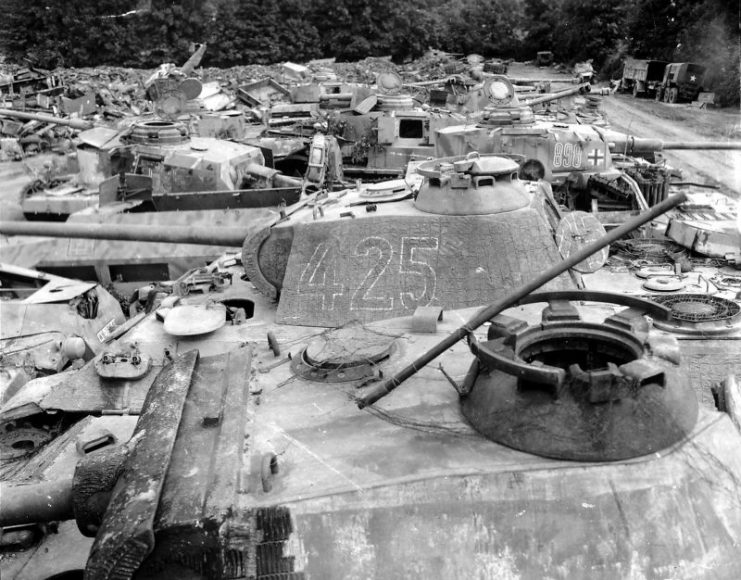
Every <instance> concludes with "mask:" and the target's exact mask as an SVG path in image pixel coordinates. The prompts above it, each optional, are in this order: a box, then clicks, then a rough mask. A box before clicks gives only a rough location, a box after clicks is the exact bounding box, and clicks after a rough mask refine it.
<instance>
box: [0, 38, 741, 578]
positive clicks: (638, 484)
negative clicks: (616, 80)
mask: <svg viewBox="0 0 741 580" xmlns="http://www.w3.org/2000/svg"><path fill="white" fill-rule="evenodd" d="M203 50H205V47H199V48H198V50H197V51H196V52H195V53H194V56H193V58H192V59H191V60H189V61H188V62H187V63H185V65H183V66H182V67H176V66H175V65H169V64H168V65H163V66H162V67H160V68H159V69H157V70H156V71H154V72H150V73H147V74H141V73H138V72H137V73H134V72H131V76H127V75H126V74H121V73H120V72H119V71H116V72H113V71H112V70H110V71H105V72H101V73H92V72H89V73H87V76H85V75H82V74H81V73H80V72H79V71H76V72H74V73H71V72H68V73H65V74H70V75H71V76H64V75H60V76H59V77H58V78H59V81H58V82H57V81H56V80H55V81H54V89H55V90H56V91H57V92H56V94H54V95H51V96H50V95H49V94H47V93H44V94H43V96H39V95H40V93H43V91H45V90H47V89H44V88H41V85H43V84H44V82H46V81H43V79H42V80H41V81H38V79H36V80H34V81H33V83H31V82H30V81H29V82H28V84H26V85H22V84H18V85H17V86H18V92H20V88H21V87H22V86H26V88H27V89H28V90H27V91H26V92H25V93H23V98H20V97H19V96H18V94H17V93H16V90H15V88H14V91H13V93H12V94H13V95H15V97H13V98H15V100H14V101H13V103H12V104H13V106H12V108H10V109H6V110H4V111H3V112H1V113H0V115H3V116H2V118H3V119H4V120H3V123H4V124H3V127H5V123H6V120H7V122H9V123H10V124H9V125H8V127H11V128H12V126H13V125H12V124H13V123H15V124H16V125H15V126H16V127H18V126H20V129H19V130H18V132H17V135H16V136H15V137H7V138H8V139H10V140H11V141H12V140H15V141H14V143H15V145H16V146H17V147H18V149H19V150H20V153H19V154H20V155H23V156H27V155H29V154H31V153H34V152H37V151H42V150H44V149H55V148H60V144H61V142H62V140H63V138H62V137H61V136H64V135H66V137H64V138H66V139H71V140H73V141H74V143H73V145H74V149H75V151H74V154H72V153H70V154H68V155H66V157H68V158H69V159H70V160H74V171H73V172H72V167H71V168H70V171H71V172H70V173H69V174H68V175H66V176H63V177H60V176H59V175H55V171H54V168H53V167H51V166H50V167H49V168H48V169H49V171H48V172H47V173H48V174H46V175H43V176H41V177H40V178H39V179H37V180H36V181H35V182H34V184H33V187H31V188H27V189H26V190H25V191H24V192H23V194H22V199H21V203H22V206H23V209H24V212H25V213H26V217H28V218H39V217H45V218H48V217H55V218H65V219H67V221H66V223H60V222H59V221H56V222H51V221H13V222H0V234H1V235H4V236H8V238H7V239H8V242H9V243H7V244H4V245H3V247H2V248H0V328H1V329H2V330H1V333H0V379H1V380H0V451H1V452H2V458H1V459H0V485H2V491H1V493H2V504H0V528H1V530H2V534H0V548H2V550H1V551H0V572H2V576H3V577H4V578H5V577H6V576H7V577H8V578H16V579H17V580H24V579H26V578H29V579H31V578H34V579H35V578H61V577H66V578H70V577H71V578H83V577H84V578H90V579H99V578H111V579H113V578H174V577H178V578H180V577H182V578H223V579H235V578H244V579H258V580H259V579H262V580H267V579H277V578H281V579H283V578H285V579H288V578H291V579H296V580H298V579H299V578H301V579H307V580H309V579H311V578H323V579H324V578H338V579H341V578H348V577H353V578H418V577H424V578H454V577H462V578H476V577H486V578H499V577H503V576H506V577H533V578H541V577H555V576H563V577H569V578H585V579H587V578H593V577H595V576H600V577H603V576H604V577H616V578H621V577H624V576H625V574H626V570H630V574H637V575H640V576H642V577H664V576H666V574H667V573H668V572H667V570H670V569H671V575H672V576H677V577H686V578H696V577H705V578H722V579H729V580H730V579H736V578H738V577H739V576H741V560H739V559H738V557H737V555H738V547H739V545H741V506H739V503H738V502H739V496H738V482H739V481H741V456H739V452H738V450H739V449H740V448H741V390H739V387H738V383H737V381H736V379H735V378H734V377H735V376H736V375H737V374H738V373H741V306H740V305H739V302H738V299H739V288H741V276H739V275H738V270H737V269H736V268H737V267H738V266H739V264H741V239H739V236H740V235H741V233H740V232H739V231H738V228H737V226H736V225H735V224H736V223H737V216H738V211H737V208H736V207H735V205H733V204H731V203H728V202H724V201H722V200H721V199H720V198H719V197H718V196H716V195H713V193H712V192H711V193H708V191H707V189H703V188H699V191H698V186H696V185H694V184H686V183H684V184H682V183H676V182H675V181H673V180H674V178H675V177H676V175H675V173H674V172H673V171H672V170H671V169H669V168H668V167H667V166H666V165H665V164H664V163H662V162H661V160H660V158H659V157H660V152H661V151H662V150H665V149H672V148H689V147H696V148H715V149H721V148H741V145H740V144H738V143H719V142H714V143H676V142H662V141H659V140H655V139H645V138H639V137H636V136H634V135H624V134H620V133H617V132H615V131H612V130H610V129H609V128H608V127H607V126H606V123H605V119H604V118H602V116H601V115H600V114H599V99H600V94H599V93H598V91H596V90H592V89H591V87H590V85H589V84H588V83H585V82H583V81H584V80H585V79H584V77H567V78H566V80H567V83H566V88H563V89H561V90H555V91H552V90H551V89H552V88H555V86H554V87H548V86H546V85H550V84H553V85H556V82H557V80H558V82H562V81H563V80H564V77H559V78H557V79H540V80H537V81H533V80H530V79H509V78H508V77H507V76H505V74H504V73H506V72H507V70H506V69H507V66H508V65H509V64H510V63H506V62H503V61H485V60H484V59H482V58H481V57H478V56H477V55H470V56H468V57H466V58H454V57H452V56H450V55H445V54H441V53H431V54H429V55H428V56H427V57H426V58H425V59H423V60H421V61H418V62H416V63H411V64H409V65H405V66H404V67H394V66H393V65H392V64H391V63H390V62H389V61H386V60H384V59H368V60H366V61H363V62H361V63H352V64H336V63H333V62H331V61H317V62H314V63H309V64H307V65H305V66H304V65H297V64H293V63H284V64H283V65H278V66H275V67H270V68H263V67H241V68H235V69H230V70H228V71H208V70H203V71H200V72H199V73H197V70H196V69H197V61H198V59H199V58H200V55H202V53H203ZM545 56H547V55H544V57H545ZM551 56H552V55H551ZM14 74H18V75H19V76H18V81H19V83H20V81H23V80H24V78H25V79H26V80H29V75H30V77H33V75H37V76H38V75H39V74H40V73H39V71H30V73H29V74H26V73H23V74H20V71H15V73H14ZM585 74H591V73H589V71H588V70H587V72H586V73H585ZM24 75H26V76H25V77H24ZM95 75H98V76H95ZM135 75H141V76H135ZM41 76H43V77H44V78H45V79H50V78H52V77H51V76H50V75H46V76H44V75H41ZM13 78H14V79H15V76H14V77H13ZM34 78H35V77H34ZM54 78H55V79H56V78H57V77H56V76H55V77H54ZM96 79H97V81H101V82H97V81H96ZM102 79H105V81H103V80H102ZM37 81H38V83H37ZM9 82H10V83H11V85H12V83H14V82H15V80H11V81H9ZM49 82H51V81H49ZM34 83H35V84H34ZM569 85H571V86H569ZM14 86H15V85H14ZM73 87H74V89H75V90H76V91H79V92H74V91H73ZM59 89H61V90H59ZM85 90H88V92H87V93H85ZM539 91H545V92H542V93H541V92H539ZM80 93H82V94H83V95H84V94H88V95H93V97H91V98H92V99H93V100H94V103H95V108H94V109H92V108H90V109H87V110H86V109H85V106H86V105H85V103H87V102H89V101H80V105H79V109H76V110H75V111H73V112H71V113H68V114H66V115H62V113H63V112H64V111H63V110H62V109H61V107H62V106H63V103H64V102H65V101H63V99H72V100H74V99H75V98H79V94H80ZM9 95H10V93H8V96H7V97H6V98H7V100H8V101H7V102H8V103H9V102H10V100H12V98H11V97H10V96H9ZM76 95H77V97H76ZM44 98H48V99H50V100H49V101H48V102H47V101H44ZM564 99H566V100H569V101H571V104H570V105H568V106H567V105H564V104H563V102H564ZM34 103H35V104H34ZM86 111H87V112H86ZM28 115H31V118H24V116H28ZM41 115H52V117H51V118H50V117H48V116H46V117H42V116H41ZM60 120H61V121H62V123H60V122H59V121H60ZM29 124H33V125H30V126H29ZM44 127H46V128H45V129H43V130H42V128H44ZM60 127H62V128H60ZM58 131H59V133H57V132H58ZM65 131H69V133H65ZM29 132H30V133H29ZM29 135H36V136H38V138H39V141H38V142H37V144H36V145H37V146H36V147H32V146H31V145H32V143H31V141H27V139H28V136H29ZM24 139H26V140H24ZM43 144H45V145H43ZM734 226H735V228H734ZM12 236H19V237H18V238H14V239H13V243H10V239H11V237H12ZM22 236H34V237H32V238H31V240H30V241H27V242H23V241H20V240H22V239H23V238H22ZM610 246H611V247H610ZM610 250H612V254H611V253H610ZM10 264H15V265H10ZM21 266H22V267H21ZM31 268H33V269H31ZM536 291H537V292H536ZM538 305H540V306H538ZM433 361H434V363H435V364H432V363H433ZM678 506H679V509H678ZM647 514H649V515H650V517H647ZM616 522H617V523H618V525H616ZM698 522H701V524H702V525H698ZM430 547H434V549H433V550H431V549H430Z"/></svg>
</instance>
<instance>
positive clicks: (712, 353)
mask: <svg viewBox="0 0 741 580" xmlns="http://www.w3.org/2000/svg"><path fill="white" fill-rule="evenodd" d="M679 346H680V349H681V352H682V368H683V369H685V370H686V372H687V373H688V375H689V377H690V382H691V383H692V386H693V387H694V389H695V393H696V395H697V399H698V401H699V402H700V403H701V404H702V405H704V406H705V407H709V408H711V409H715V403H714V402H713V395H712V393H711V391H710V389H711V387H713V386H714V385H717V384H719V383H720V382H721V381H724V380H726V378H727V377H728V375H729V374H735V375H736V376H739V377H741V340H739V339H735V340H734V339H733V338H731V339H730V340H723V339H722V338H718V339H711V340H708V339H705V340H702V339H699V340H684V339H682V340H680V341H679Z"/></svg>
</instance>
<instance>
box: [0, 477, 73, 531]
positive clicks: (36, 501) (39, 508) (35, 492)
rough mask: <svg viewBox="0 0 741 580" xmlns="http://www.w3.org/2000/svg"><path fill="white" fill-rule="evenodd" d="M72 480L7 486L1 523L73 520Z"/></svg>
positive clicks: (4, 490) (2, 505) (4, 491)
mask: <svg viewBox="0 0 741 580" xmlns="http://www.w3.org/2000/svg"><path fill="white" fill-rule="evenodd" d="M73 517H74V516H73V508H72V481H71V480H68V481H43V482H38V483H29V484H19V485H3V501H2V502H0V526H2V527H6V526H15V525H19V524H31V523H37V522H52V521H58V520H69V519H72V518H73Z"/></svg>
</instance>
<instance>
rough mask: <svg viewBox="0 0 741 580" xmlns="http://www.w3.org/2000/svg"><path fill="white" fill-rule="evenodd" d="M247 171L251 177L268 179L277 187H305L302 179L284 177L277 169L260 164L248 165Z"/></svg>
mask: <svg viewBox="0 0 741 580" xmlns="http://www.w3.org/2000/svg"><path fill="white" fill-rule="evenodd" d="M245 171H246V172H247V173H249V174H250V175H254V176H256V177H262V178H264V179H267V180H268V181H269V182H270V183H273V185H275V186H276V187H301V186H302V185H303V181H302V180H301V179H298V178H296V177H291V176H290V175H283V174H282V173H281V172H280V171H278V170H277V169H271V168H270V167H265V166H264V165H260V164H259V163H248V164H247V166H246V167H245Z"/></svg>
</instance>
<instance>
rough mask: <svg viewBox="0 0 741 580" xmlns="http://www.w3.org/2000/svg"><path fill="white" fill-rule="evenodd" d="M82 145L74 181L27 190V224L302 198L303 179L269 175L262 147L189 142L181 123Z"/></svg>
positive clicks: (85, 137) (83, 140) (94, 132)
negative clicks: (100, 212)
mask: <svg viewBox="0 0 741 580" xmlns="http://www.w3.org/2000/svg"><path fill="white" fill-rule="evenodd" d="M78 138H79V141H80V144H79V146H78V148H77V154H76V160H77V166H78V172H77V174H75V175H69V176H66V177H63V178H58V177H56V176H49V179H48V180H47V181H48V182H50V183H46V182H44V181H43V180H42V181H41V182H39V183H34V184H32V185H31V186H30V187H29V188H27V189H26V190H25V191H24V192H23V193H22V197H21V208H22V209H23V213H24V215H25V216H26V218H27V219H42V218H46V219H48V218H49V217H54V218H55V219H66V218H67V217H68V216H69V215H71V214H72V213H75V212H79V211H83V210H85V209H89V208H96V207H98V206H99V205H100V206H110V205H112V204H122V203H123V204H125V205H124V206H123V207H121V208H120V210H119V211H123V210H124V209H126V210H130V206H131V205H132V204H133V205H134V206H137V207H139V206H143V207H139V211H142V210H148V211H168V210H191V209H219V208H240V207H260V206H266V205H275V206H277V205H279V204H280V203H281V202H283V203H289V204H290V203H295V202H296V201H297V200H298V198H299V197H300V193H301V185H302V182H301V179H296V178H292V177H288V176H284V175H283V174H281V173H280V172H279V171H276V170H274V169H271V168H268V167H266V166H265V158H264V156H263V153H262V150H261V149H260V148H259V147H255V146H250V145H245V144H241V143H234V142H232V141H226V140H222V139H215V138H211V137H193V138H191V136H190V132H189V130H188V128H187V127H186V126H185V125H183V124H182V123H177V122H170V121H162V120H149V121H141V122H138V123H135V124H133V125H132V126H131V127H130V128H128V129H125V130H123V131H116V130H114V129H107V128H103V127H96V128H93V129H90V130H88V131H83V132H82V133H80V134H79V136H78ZM51 182H53V183H51ZM50 185H53V186H54V187H49V186H50ZM235 192H238V195H235ZM172 194H180V195H179V196H173V195H172ZM126 204H128V205H126ZM109 211H111V210H110V208H109Z"/></svg>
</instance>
